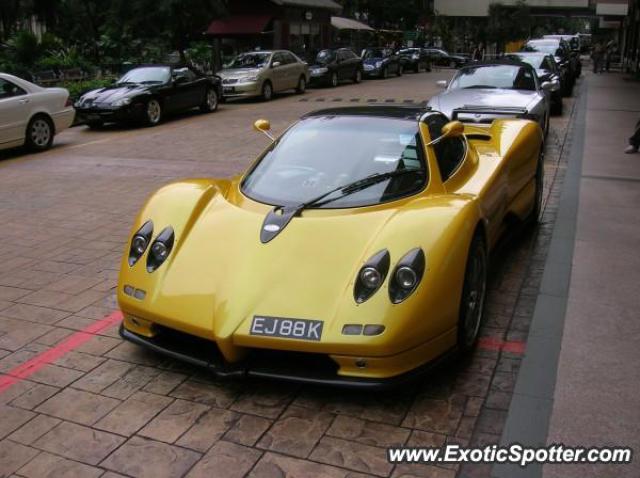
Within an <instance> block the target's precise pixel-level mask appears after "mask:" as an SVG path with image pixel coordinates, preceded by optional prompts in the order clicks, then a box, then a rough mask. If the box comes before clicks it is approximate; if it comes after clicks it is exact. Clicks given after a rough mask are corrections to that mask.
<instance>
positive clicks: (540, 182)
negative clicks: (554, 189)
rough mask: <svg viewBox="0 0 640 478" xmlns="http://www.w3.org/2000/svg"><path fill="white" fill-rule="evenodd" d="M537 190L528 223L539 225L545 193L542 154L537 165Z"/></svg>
mask: <svg viewBox="0 0 640 478" xmlns="http://www.w3.org/2000/svg"><path fill="white" fill-rule="evenodd" d="M535 181H536V189H535V195H534V203H533V208H532V209H531V214H530V215H529V218H528V222H529V223H531V224H538V222H540V213H541V212H542V194H543V192H544V154H543V153H540V157H539V158H538V164H537V165H536V175H535Z"/></svg>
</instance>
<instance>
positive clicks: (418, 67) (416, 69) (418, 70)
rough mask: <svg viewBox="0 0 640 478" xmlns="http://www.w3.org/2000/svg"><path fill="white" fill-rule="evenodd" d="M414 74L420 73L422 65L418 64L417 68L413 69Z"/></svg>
mask: <svg viewBox="0 0 640 478" xmlns="http://www.w3.org/2000/svg"><path fill="white" fill-rule="evenodd" d="M413 71H414V73H420V63H416V66H415V67H414V68H413Z"/></svg>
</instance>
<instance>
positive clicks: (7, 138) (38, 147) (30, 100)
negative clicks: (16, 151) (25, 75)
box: [0, 73, 75, 151]
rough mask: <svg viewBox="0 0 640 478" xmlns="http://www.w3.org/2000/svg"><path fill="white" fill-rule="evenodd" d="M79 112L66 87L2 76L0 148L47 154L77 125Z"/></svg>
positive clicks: (0, 83) (0, 87)
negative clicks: (62, 134) (23, 148)
mask: <svg viewBox="0 0 640 478" xmlns="http://www.w3.org/2000/svg"><path fill="white" fill-rule="evenodd" d="M74 116H75V110H74V109H73V103H72V102H71V100H70V99H69V92H68V91H67V90H65V89H64V88H42V87H40V86H38V85H34V84H33V83H29V82H28V81H25V80H23V79H21V78H17V77H15V76H12V75H8V74H6V73H0V149H8V148H14V147H16V146H23V145H24V146H26V147H27V148H29V149H30V150H32V151H43V150H45V149H47V148H49V147H50V146H51V144H52V143H53V137H54V135H55V134H56V133H59V132H60V131H62V130H63V129H66V128H68V127H69V126H71V124H72V123H73V118H74Z"/></svg>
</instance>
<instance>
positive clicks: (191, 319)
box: [117, 106, 543, 389]
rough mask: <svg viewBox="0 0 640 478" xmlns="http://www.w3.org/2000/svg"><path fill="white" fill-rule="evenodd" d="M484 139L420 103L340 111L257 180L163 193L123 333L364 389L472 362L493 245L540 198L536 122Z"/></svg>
mask: <svg viewBox="0 0 640 478" xmlns="http://www.w3.org/2000/svg"><path fill="white" fill-rule="evenodd" d="M254 127H255V128H256V129H258V130H260V131H262V132H264V133H266V134H268V136H269V137H270V138H271V137H272V135H271V134H270V133H269V131H268V130H269V128H270V125H269V122H268V121H267V120H258V121H257V122H256V123H255V125H254ZM478 130H480V128H478V127H475V126H470V125H467V126H464V125H463V124H462V123H460V122H458V121H456V122H449V120H448V119H447V118H446V116H444V115H443V114H441V113H439V112H435V111H426V110H425V109H424V108H422V107H402V106H379V107H374V106H365V107H362V106H360V107H347V108H331V109H327V110H322V111H316V112H314V113H310V114H308V115H306V116H305V117H303V118H302V120H300V121H299V122H298V123H297V124H295V125H293V126H292V127H291V128H288V129H287V130H286V131H285V132H284V134H283V135H282V136H280V137H279V138H278V139H274V140H272V141H273V142H272V144H271V145H270V146H269V147H268V148H267V150H266V151H265V152H264V153H263V154H262V155H261V156H260V157H259V158H258V160H257V162H255V163H254V164H253V166H251V167H250V168H249V170H248V171H247V172H246V173H245V174H244V175H242V176H237V177H235V178H232V179H230V180H229V179H213V178H206V179H193V180H183V181H180V182H176V183H173V184H170V185H167V186H165V187H163V188H162V189H160V190H159V191H158V192H157V193H155V194H153V195H152V196H151V197H150V198H149V199H148V200H147V202H146V203H145V204H144V206H143V207H142V209H141V211H140V213H139V214H138V215H137V216H136V219H135V223H134V224H133V227H132V229H131V234H130V236H129V240H128V241H127V246H126V253H125V254H124V255H123V258H122V262H121V266H120V275H119V280H118V287H117V297H118V304H119V307H120V309H121V310H122V312H123V315H124V321H123V322H122V325H121V327H120V334H121V336H122V337H123V338H124V339H125V340H128V341H130V342H133V343H135V344H138V345H140V346H144V347H148V348H150V349H152V350H154V351H155V352H159V353H163V354H166V355H168V356H171V357H173V358H178V359H181V360H184V361H186V362H189V363H191V364H195V365H198V366H202V367H204V368H205V369H207V371H208V372H210V373H211V374H212V375H217V376H221V377H225V376H226V377H239V378H242V377H261V378H271V379H280V380H287V381H297V382H303V383H314V384H328V385H342V386H351V387H360V388H367V389H372V388H376V387H388V386H393V385H398V384H401V383H403V382H406V381H408V380H411V379H414V378H416V377H417V376H419V375H420V374H421V373H424V372H425V371H427V370H428V369H429V365H430V363H431V362H432V361H434V360H436V359H438V358H441V357H442V356H444V355H446V354H447V353H449V352H452V351H454V350H458V351H462V352H470V351H471V350H472V349H473V346H474V344H475V342H476V339H477V337H478V331H479V329H480V325H481V322H482V318H483V308H484V303H485V297H486V293H487V288H488V284H487V270H488V267H489V257H490V252H491V250H492V249H493V248H494V246H495V245H496V244H497V243H498V241H499V240H500V238H501V234H502V233H503V232H504V231H505V230H507V229H508V228H506V227H505V226H507V225H509V224H515V223H517V221H522V222H524V221H532V222H533V221H537V220H538V217H539V213H540V209H541V202H542V201H541V198H542V191H543V167H542V166H543V165H542V163H543V162H542V146H543V145H542V135H541V134H540V129H539V128H538V126H537V125H536V124H535V123H532V122H530V121H520V120H516V121H513V120H499V121H495V122H494V123H493V125H492V126H491V127H490V128H488V129H486V130H484V131H480V133H479V132H478ZM465 134H468V138H465V137H464V135H465ZM479 134H480V136H481V138H478V135H479ZM427 145H432V146H433V147H432V148H430V150H431V151H432V154H426V146H427ZM478 164H480V165H481V167H478ZM276 264H277V267H275V266H274V265H276Z"/></svg>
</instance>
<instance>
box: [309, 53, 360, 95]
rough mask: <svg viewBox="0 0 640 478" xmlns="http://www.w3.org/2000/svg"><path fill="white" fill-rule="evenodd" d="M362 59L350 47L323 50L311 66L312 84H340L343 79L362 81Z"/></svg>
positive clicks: (355, 81) (333, 85)
mask: <svg viewBox="0 0 640 478" xmlns="http://www.w3.org/2000/svg"><path fill="white" fill-rule="evenodd" d="M362 72H363V66H362V59H361V58H359V57H358V55H356V54H355V53H354V52H353V51H351V50H350V49H348V48H338V49H335V50H331V49H329V50H322V51H320V52H319V53H318V55H317V56H316V60H315V62H314V64H313V65H311V66H310V67H309V73H310V77H311V84H312V85H314V86H316V85H323V86H332V87H335V86H338V83H340V81H343V80H350V81H353V82H354V83H360V82H361V81H362Z"/></svg>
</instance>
